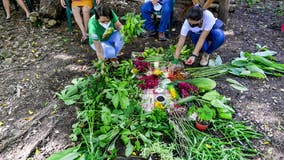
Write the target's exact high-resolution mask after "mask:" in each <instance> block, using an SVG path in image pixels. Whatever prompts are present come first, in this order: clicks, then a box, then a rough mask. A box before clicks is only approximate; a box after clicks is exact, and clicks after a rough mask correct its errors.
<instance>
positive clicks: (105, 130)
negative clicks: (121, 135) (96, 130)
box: [100, 126, 111, 133]
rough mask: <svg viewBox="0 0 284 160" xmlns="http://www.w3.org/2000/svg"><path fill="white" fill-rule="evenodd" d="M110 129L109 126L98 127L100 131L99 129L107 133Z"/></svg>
mask: <svg viewBox="0 0 284 160" xmlns="http://www.w3.org/2000/svg"><path fill="white" fill-rule="evenodd" d="M110 129H111V127H110V126H101V127H100V131H101V132H102V133H107V132H108V131H109V130H110Z"/></svg>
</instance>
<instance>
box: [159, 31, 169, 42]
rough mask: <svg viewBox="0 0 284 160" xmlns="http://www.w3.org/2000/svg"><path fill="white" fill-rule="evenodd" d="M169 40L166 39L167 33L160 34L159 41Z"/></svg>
mask: <svg viewBox="0 0 284 160" xmlns="http://www.w3.org/2000/svg"><path fill="white" fill-rule="evenodd" d="M166 40H168V39H167V38H166V35H165V32H159V41H166Z"/></svg>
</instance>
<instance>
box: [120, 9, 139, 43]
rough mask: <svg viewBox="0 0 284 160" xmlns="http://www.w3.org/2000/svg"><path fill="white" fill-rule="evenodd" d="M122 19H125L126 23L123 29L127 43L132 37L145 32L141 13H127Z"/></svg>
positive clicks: (123, 35)
mask: <svg viewBox="0 0 284 160" xmlns="http://www.w3.org/2000/svg"><path fill="white" fill-rule="evenodd" d="M121 19H123V20H125V24H124V25H123V28H122V29H121V33H122V37H123V39H124V42H125V43H129V42H130V41H131V39H132V38H135V37H137V36H139V35H141V34H142V33H143V32H144V29H143V25H144V20H142V18H141V16H140V15H135V14H134V13H127V14H126V15H125V16H123V17H121Z"/></svg>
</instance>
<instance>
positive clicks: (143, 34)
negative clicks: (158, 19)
mask: <svg viewBox="0 0 284 160" xmlns="http://www.w3.org/2000/svg"><path fill="white" fill-rule="evenodd" d="M155 35H156V32H155V31H145V32H143V33H142V34H141V37H143V38H146V37H154V36H155Z"/></svg>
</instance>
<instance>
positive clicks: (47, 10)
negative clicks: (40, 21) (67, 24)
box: [39, 0, 64, 19]
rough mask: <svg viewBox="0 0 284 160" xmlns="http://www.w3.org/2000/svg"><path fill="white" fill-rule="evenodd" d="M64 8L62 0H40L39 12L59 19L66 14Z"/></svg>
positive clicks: (44, 15)
mask: <svg viewBox="0 0 284 160" xmlns="http://www.w3.org/2000/svg"><path fill="white" fill-rule="evenodd" d="M63 9H64V8H63V7H62V6H61V4H60V0H40V9H39V13H40V15H41V16H43V17H48V18H53V19H57V18H58V17H59V16H62V14H64V13H63Z"/></svg>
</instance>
